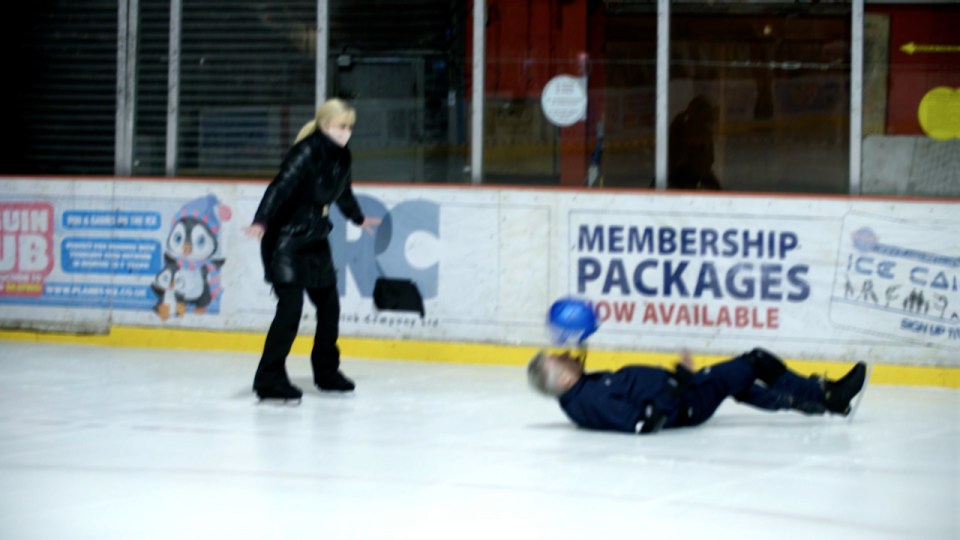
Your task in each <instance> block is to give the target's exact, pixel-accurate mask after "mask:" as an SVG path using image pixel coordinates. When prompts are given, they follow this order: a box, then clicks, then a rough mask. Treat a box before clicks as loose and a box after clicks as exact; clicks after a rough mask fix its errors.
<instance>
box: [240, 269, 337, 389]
mask: <svg viewBox="0 0 960 540" xmlns="http://www.w3.org/2000/svg"><path fill="white" fill-rule="evenodd" d="M273 290H274V293H275V294H276V295H277V313H276V315H274V317H273V322H272V323H271V324H270V330H269V331H268V332H267V340H266V342H265V343H264V345H263V356H261V357H260V365H259V366H257V374H256V376H255V377H254V379H253V387H254V388H257V387H265V386H272V385H276V384H283V383H288V382H289V378H288V377H287V369H286V361H287V356H288V355H289V354H290V348H291V347H293V342H294V340H295V339H296V338H297V330H298V329H299V328H300V317H301V315H303V293H304V291H306V293H307V296H308V297H309V298H310V301H311V302H312V303H313V305H314V306H315V307H316V308H317V330H316V333H315V334H314V338H313V350H312V351H311V352H310V366H311V367H312V368H313V378H314V382H316V381H317V379H318V378H319V377H321V376H323V375H324V374H329V373H332V372H335V371H337V369H339V367H340V349H339V348H337V338H338V337H339V330H340V295H339V294H338V293H337V286H336V285H332V286H330V287H322V288H317V289H315V288H312V287H303V286H301V285H293V284H289V283H285V284H276V285H274V287H273Z"/></svg>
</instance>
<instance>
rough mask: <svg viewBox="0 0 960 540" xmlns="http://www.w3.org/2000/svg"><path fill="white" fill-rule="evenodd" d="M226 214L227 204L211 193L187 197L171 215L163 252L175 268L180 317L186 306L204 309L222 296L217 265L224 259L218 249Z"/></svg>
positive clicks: (228, 210)
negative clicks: (173, 261) (190, 198)
mask: <svg viewBox="0 0 960 540" xmlns="http://www.w3.org/2000/svg"><path fill="white" fill-rule="evenodd" d="M230 217H231V212H230V207H229V206H227V205H225V204H222V203H221V202H220V200H219V199H217V197H216V195H213V194H209V195H206V196H204V197H200V198H199V199H195V200H193V201H190V202H189V203H187V204H185V205H184V206H183V208H181V209H180V210H179V211H178V212H177V213H176V215H175V216H174V218H173V223H172V224H171V227H170V234H168V235H167V240H166V243H165V244H164V252H165V256H166V257H169V258H171V259H173V260H175V261H176V263H177V266H178V268H179V270H178V272H177V277H178V280H177V281H178V283H177V287H176V296H177V311H176V314H177V316H178V317H182V316H183V314H184V313H186V311H187V308H188V307H192V308H193V313H198V314H199V313H204V312H205V311H206V310H207V309H208V307H209V306H210V305H211V304H212V303H213V302H218V301H219V299H220V297H221V296H222V294H223V287H222V284H221V281H220V269H221V267H223V264H224V262H225V261H226V259H224V257H223V255H222V253H221V249H220V248H221V242H220V232H221V228H220V223H221V221H228V220H229V219H230ZM217 305H219V304H217Z"/></svg>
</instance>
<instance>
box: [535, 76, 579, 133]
mask: <svg viewBox="0 0 960 540" xmlns="http://www.w3.org/2000/svg"><path fill="white" fill-rule="evenodd" d="M540 107H541V108H542V109H543V115H544V116H546V117H547V120H549V121H550V123H551V124H553V125H555V126H560V127H567V126H572V125H574V124H576V123H577V122H579V121H580V120H583V119H584V118H586V117H587V89H586V86H585V79H583V78H581V77H571V76H570V75H557V76H556V77H554V78H552V79H550V81H549V82H548V83H547V85H546V86H544V87H543V94H541V95H540Z"/></svg>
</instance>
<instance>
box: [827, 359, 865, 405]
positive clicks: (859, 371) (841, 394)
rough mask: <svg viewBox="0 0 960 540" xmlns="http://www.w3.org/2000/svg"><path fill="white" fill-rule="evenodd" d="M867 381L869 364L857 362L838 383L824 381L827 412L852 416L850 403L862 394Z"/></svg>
mask: <svg viewBox="0 0 960 540" xmlns="http://www.w3.org/2000/svg"><path fill="white" fill-rule="evenodd" d="M866 380H867V364H866V363H864V362H857V365H855V366H853V369H851V370H850V371H849V372H848V373H847V374H846V375H844V376H843V377H841V378H840V379H839V380H837V381H824V385H823V403H824V405H826V407H827V410H828V411H830V412H832V413H835V414H842V415H843V416H847V415H848V414H850V401H852V400H853V398H854V397H856V395H857V394H859V393H860V390H862V389H863V384H864V382H866Z"/></svg>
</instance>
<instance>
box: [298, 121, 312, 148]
mask: <svg viewBox="0 0 960 540" xmlns="http://www.w3.org/2000/svg"><path fill="white" fill-rule="evenodd" d="M316 130H317V121H316V120H311V121H309V122H307V123H306V124H304V125H303V127H302V128H300V133H297V138H296V140H294V141H293V144H297V143H298V142H300V141H302V140H304V139H306V138H307V137H309V136H311V135H313V132H315V131H316Z"/></svg>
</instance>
